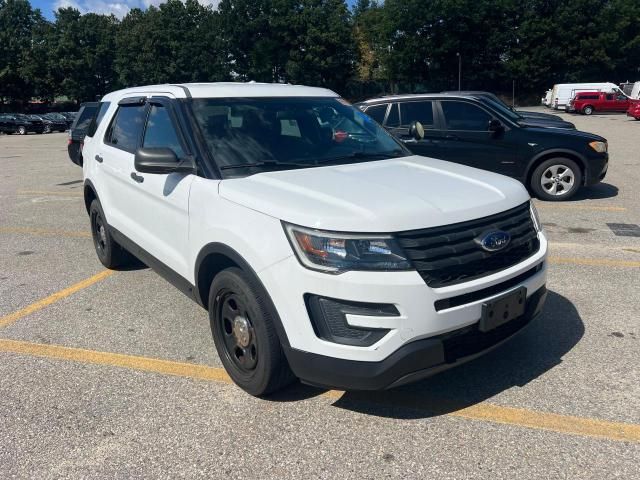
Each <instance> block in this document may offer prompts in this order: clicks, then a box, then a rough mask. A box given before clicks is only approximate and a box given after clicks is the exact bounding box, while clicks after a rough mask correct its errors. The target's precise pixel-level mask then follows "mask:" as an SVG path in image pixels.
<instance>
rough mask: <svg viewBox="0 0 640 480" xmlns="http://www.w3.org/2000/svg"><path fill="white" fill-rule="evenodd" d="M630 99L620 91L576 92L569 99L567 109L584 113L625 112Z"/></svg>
mask: <svg viewBox="0 0 640 480" xmlns="http://www.w3.org/2000/svg"><path fill="white" fill-rule="evenodd" d="M630 105H631V100H630V99H629V97H627V96H626V95H625V94H623V93H622V92H578V93H576V94H575V96H574V97H573V98H572V99H571V100H569V105H568V110H569V111H573V112H578V113H584V114H585V115H591V114H592V113H593V112H626V111H627V110H628V109H629V106H630Z"/></svg>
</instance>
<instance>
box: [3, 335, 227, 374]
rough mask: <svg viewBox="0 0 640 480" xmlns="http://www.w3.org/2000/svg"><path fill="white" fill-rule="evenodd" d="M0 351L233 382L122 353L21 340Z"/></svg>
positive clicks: (200, 368) (198, 368) (204, 370)
mask: <svg viewBox="0 0 640 480" xmlns="http://www.w3.org/2000/svg"><path fill="white" fill-rule="evenodd" d="M0 351H2V352H13V353H20V354H25V355H35V356H37V357H46V358H55V359H60V360H71V361H74V362H81V363H92V364H96V365H108V366H112V367H122V368H129V369H132V370H142V371H145V372H154V373H161V374H164V375H177V376H180V377H189V378H197V379H200V380H213V381H217V382H224V383H231V379H230V378H229V376H228V375H227V373H226V372H225V371H224V369H222V368H214V367H207V366H206V365H196V364H193V363H181V362H173V361H170V360H160V359H156V358H148V357H138V356H134V355H124V354H121V353H109V352H98V351H95V350H84V349H81V348H69V347H61V346H58V345H43V344H39V343H30V342H21V341H18V340H5V339H0Z"/></svg>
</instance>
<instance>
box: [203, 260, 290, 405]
mask: <svg viewBox="0 0 640 480" xmlns="http://www.w3.org/2000/svg"><path fill="white" fill-rule="evenodd" d="M276 318H277V312H275V309H274V308H273V306H272V304H271V301H270V300H269V298H268V294H267V293H266V292H265V291H264V288H263V287H262V286H261V285H260V284H259V283H258V282H257V281H256V280H255V279H254V277H253V276H252V275H250V274H248V273H246V272H245V271H243V270H241V269H239V268H237V267H232V268H228V269H226V270H223V271H222V272H220V273H219V274H217V275H216V276H215V278H214V279H213V282H212V283H211V288H210V291H209V320H210V322H211V333H212V335H213V340H214V343H215V345H216V350H217V351H218V355H219V356H220V360H221V361H222V364H223V365H224V367H225V369H226V370H227V373H228V374H229V376H230V377H231V378H232V379H233V381H234V382H235V383H236V384H237V385H238V386H239V387H240V388H242V389H243V390H245V391H246V392H247V393H250V394H251V395H255V396H260V395H266V394H269V393H272V392H274V391H276V390H279V389H281V388H283V387H285V386H286V385H288V384H289V383H291V382H292V381H294V380H295V377H294V375H293V373H292V372H291V370H290V368H289V364H288V363H287V359H286V357H285V355H284V352H283V350H282V346H281V344H280V340H279V338H278V335H277V333H276V329H275V325H274V322H275V319H276Z"/></svg>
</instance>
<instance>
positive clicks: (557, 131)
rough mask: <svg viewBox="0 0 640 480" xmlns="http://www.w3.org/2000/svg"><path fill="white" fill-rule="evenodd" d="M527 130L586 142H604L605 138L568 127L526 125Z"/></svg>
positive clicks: (556, 137)
mask: <svg viewBox="0 0 640 480" xmlns="http://www.w3.org/2000/svg"><path fill="white" fill-rule="evenodd" d="M525 128H526V129H527V130H529V131H531V132H536V133H540V134H543V135H546V136H551V137H552V138H555V139H560V141H562V140H563V139H562V138H561V137H565V136H566V137H572V138H574V139H583V140H586V141H587V142H592V141H594V140H595V141H597V142H606V141H607V139H606V138H604V137H601V136H600V135H596V134H595V133H589V132H583V131H582V130H572V129H568V128H549V127H540V126H537V125H536V126H534V125H531V126H526V127H525Z"/></svg>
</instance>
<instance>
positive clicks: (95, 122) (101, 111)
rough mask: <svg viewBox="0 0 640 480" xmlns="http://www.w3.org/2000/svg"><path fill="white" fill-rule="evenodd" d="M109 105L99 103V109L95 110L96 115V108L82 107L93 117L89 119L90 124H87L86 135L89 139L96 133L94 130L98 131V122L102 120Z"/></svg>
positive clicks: (107, 103)
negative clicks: (91, 113)
mask: <svg viewBox="0 0 640 480" xmlns="http://www.w3.org/2000/svg"><path fill="white" fill-rule="evenodd" d="M110 105H111V102H102V103H100V106H99V108H97V110H98V113H97V114H96V107H93V106H85V107H84V109H85V110H90V111H91V112H93V116H92V117H91V123H90V124H89V128H88V129H87V135H88V136H89V137H93V134H94V133H96V130H97V129H98V126H99V125H100V122H101V121H102V119H103V118H104V115H105V113H107V110H109V106H110Z"/></svg>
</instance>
